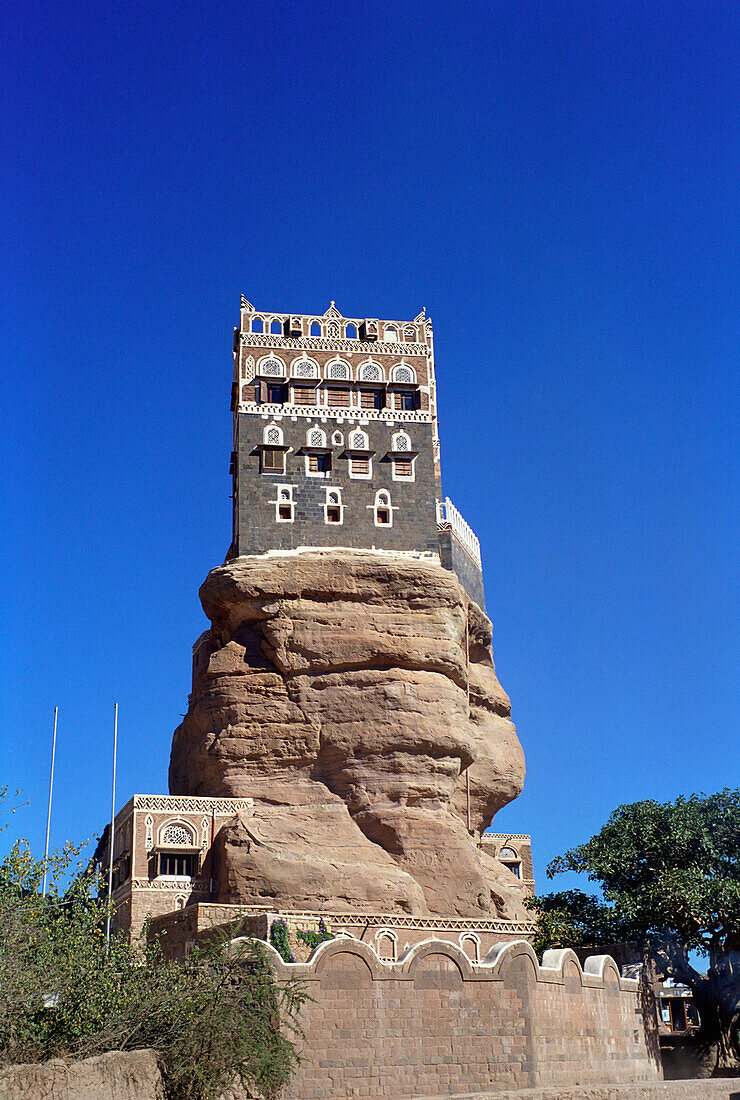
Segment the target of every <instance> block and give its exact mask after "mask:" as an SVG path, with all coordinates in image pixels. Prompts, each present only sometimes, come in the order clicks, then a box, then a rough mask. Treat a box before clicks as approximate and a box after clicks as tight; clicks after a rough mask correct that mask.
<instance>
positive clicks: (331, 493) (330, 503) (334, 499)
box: [324, 489, 344, 524]
mask: <svg viewBox="0 0 740 1100" xmlns="http://www.w3.org/2000/svg"><path fill="white" fill-rule="evenodd" d="M343 522H344V507H343V505H342V490H341V489H327V490H326V503H325V504H324V523H339V524H341V523H343Z"/></svg>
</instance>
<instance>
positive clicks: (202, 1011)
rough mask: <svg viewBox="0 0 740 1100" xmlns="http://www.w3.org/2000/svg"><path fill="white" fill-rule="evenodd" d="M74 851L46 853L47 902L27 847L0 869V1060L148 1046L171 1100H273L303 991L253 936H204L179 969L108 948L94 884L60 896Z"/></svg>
mask: <svg viewBox="0 0 740 1100" xmlns="http://www.w3.org/2000/svg"><path fill="white" fill-rule="evenodd" d="M76 854H77V853H76V850H75V849H71V848H68V849H67V850H66V851H64V852H62V853H61V854H59V855H56V856H53V857H52V859H51V864H52V866H51V889H50V892H49V894H48V896H47V898H46V899H44V898H42V897H41V894H40V893H39V884H40V882H41V878H42V874H43V865H42V864H41V863H39V862H38V861H35V860H34V859H33V857H32V855H31V852H30V851H29V849H28V847H27V845H26V844H25V843H23V842H19V843H17V844H16V845H15V846H14V848H13V849H12V851H11V853H10V855H9V856H7V857H6V858H5V859H4V861H3V862H2V863H1V864H0V1063H5V1064H7V1063H11V1062H36V1061H44V1060H46V1059H48V1058H51V1057H54V1056H58V1055H63V1056H71V1057H78V1058H83V1057H87V1056H89V1055H92V1054H99V1053H103V1052H104V1051H108V1050H132V1049H137V1048H143V1047H152V1048H153V1049H155V1050H156V1051H158V1052H159V1054H160V1056H161V1060H162V1064H163V1068H164V1075H165V1082H166V1086H167V1090H168V1095H169V1096H170V1097H171V1100H185V1098H187V1100H215V1098H217V1097H219V1096H221V1095H222V1094H223V1093H225V1092H227V1091H228V1089H229V1087H230V1086H231V1085H232V1084H233V1083H234V1082H235V1081H237V1080H238V1081H240V1082H241V1084H242V1085H243V1086H244V1087H245V1088H247V1089H249V1090H257V1091H258V1092H259V1093H260V1094H261V1095H263V1096H265V1097H271V1096H275V1095H276V1094H277V1093H278V1092H279V1090H280V1089H281V1088H282V1086H283V1085H284V1084H285V1082H286V1081H287V1080H288V1079H289V1077H290V1076H291V1073H292V1071H293V1069H294V1067H295V1064H296V1054H295V1050H294V1047H293V1045H292V1043H291V1042H290V1041H289V1039H288V1038H287V1036H286V1034H285V1029H286V1027H288V1028H290V1027H293V1028H294V1029H295V1028H296V1026H297V1025H296V1019H297V1014H298V1012H299V1009H300V1005H301V1001H302V993H301V990H300V988H299V987H297V986H296V985H295V984H294V985H290V984H289V985H287V986H281V987H278V986H277V984H276V982H275V980H274V977H273V973H272V970H271V968H270V965H269V962H268V960H267V956H266V954H265V952H264V950H263V948H262V947H261V945H260V943H259V941H255V940H251V941H250V940H247V941H243V942H242V943H241V944H240V946H239V947H238V948H235V947H234V946H233V945H230V944H228V943H227V942H225V941H218V940H211V941H208V942H206V943H203V944H202V945H196V947H195V949H194V950H193V952H192V953H191V954H190V955H189V956H188V957H187V958H186V959H184V960H183V961H178V962H174V961H168V960H165V959H164V958H163V957H162V955H161V952H160V951H159V949H158V947H157V945H154V946H150V947H147V948H143V949H137V948H136V947H134V946H132V945H130V944H129V943H128V942H127V941H126V939H125V938H124V937H123V936H114V937H112V939H111V942H110V946H109V947H107V945H106V940H105V935H104V931H103V930H104V927H105V918H106V916H107V903H106V902H104V901H101V900H99V899H98V898H97V896H96V894H97V886H98V884H97V881H96V880H95V878H94V876H92V875H90V874H81V875H79V876H78V877H77V878H75V879H74V881H73V882H72V885H71V886H70V887H69V888H68V889H67V890H66V891H65V892H64V894H61V893H60V891H59V888H58V884H59V882H60V879H62V878H63V877H64V875H65V873H66V872H67V869H68V867H69V864H70V861H71V860H72V859H73V858H74V857H75V856H76ZM250 1094H251V1093H250Z"/></svg>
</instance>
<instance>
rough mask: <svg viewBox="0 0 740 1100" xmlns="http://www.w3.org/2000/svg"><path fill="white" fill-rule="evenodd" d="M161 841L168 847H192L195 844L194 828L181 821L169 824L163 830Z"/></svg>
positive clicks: (161, 844) (162, 845)
mask: <svg viewBox="0 0 740 1100" xmlns="http://www.w3.org/2000/svg"><path fill="white" fill-rule="evenodd" d="M159 843H160V846H161V847H167V848H192V847H193V844H194V840H193V833H192V830H191V829H190V828H189V827H188V826H187V825H183V824H182V823H181V822H179V821H178V822H174V823H173V824H171V825H167V826H166V827H165V828H164V829H163V830H162V832H161V834H160V838H159Z"/></svg>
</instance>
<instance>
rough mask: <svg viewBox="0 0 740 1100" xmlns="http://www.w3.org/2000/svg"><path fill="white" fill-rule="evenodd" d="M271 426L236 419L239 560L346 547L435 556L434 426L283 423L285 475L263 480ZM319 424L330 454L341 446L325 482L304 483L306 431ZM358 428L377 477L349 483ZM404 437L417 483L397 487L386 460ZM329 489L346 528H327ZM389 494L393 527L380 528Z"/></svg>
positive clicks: (245, 416)
mask: <svg viewBox="0 0 740 1100" xmlns="http://www.w3.org/2000/svg"><path fill="white" fill-rule="evenodd" d="M272 422H273V418H272V417H269V418H267V419H263V417H262V416H261V415H260V414H259V413H256V414H255V413H239V414H238V420H237V431H236V441H235V442H236V448H235V458H234V462H235V488H234V520H235V530H234V546H233V548H232V552H233V553H235V554H236V555H243V554H261V553H264V552H266V551H267V550H294V549H297V548H298V547H301V546H347V547H354V548H359V549H368V550H370V549H373V548H376V549H379V550H416V551H424V552H433V553H438V552H439V547H438V543H437V519H436V500H437V497H438V495H439V488H438V483H437V480H436V478H435V473H434V459H433V440H432V425H431V424H419V423H416V424H399V423H398V422H396V423H395V425H394V426H393V427H391V426H389V425H388V424H386V423H385V422H383V421H370V423H368V424H366V423H363V424H360V423H359V422H358V420H357V419H355V418H353V419H349V418H348V419H347V420H345V421H344V422H343V423H341V424H339V423H337V421H336V419H333V418H330V417H327V418H326V419H325V421H324V422H323V423H322V422H321V420H320V417H317V418H316V419H315V420H311V419H309V418H307V417H303V416H299V417H297V418H296V419H295V420H294V419H292V418H291V416H284V417H282V419H281V420H280V421H279V426H280V428H281V429H282V432H283V440H284V446H285V447H286V448H289V449H288V450H287V451H286V453H285V473H284V474H279V473H268V472H266V473H261V472H260V469H261V463H260V447H261V445H262V442H263V432H264V429H265V427H266V426H267V425H268V424H270V423H272ZM314 423H315V424H318V425H319V426H320V427H321V428H322V430H323V431H325V432H326V436H327V447H329V446H330V445H331V439H332V436H333V434H334V433H335V432H336V431H339V432H341V433H342V436H343V439H344V442H343V444H342V445H339V446H333V447H331V472H330V473H329V475H328V476H327V477H312V476H307V475H306V458H305V455H306V450H305V448H306V431H307V429H308V428H309V427H310V426H311V425H312V424H314ZM358 427H359V428H361V430H362V431H364V432H365V433H366V434H367V435H368V437H369V450H370V451H372V452H375V453H374V455H373V456H372V477H371V478H370V479H364V478H351V477H350V473H349V455H348V453H347V449H346V444H347V440H348V437H349V434H350V432H351V431H352V430H353V429H357V428H358ZM400 429H403V431H405V432H406V434H407V435H409V436H410V438H411V449H412V451H413V452H418V453H417V455H416V458H415V461H414V467H415V469H414V474H415V478H414V481H394V480H393V476H392V463H391V459H390V457H389V453H390V451H391V447H392V439H391V437H392V435H393V434H394V433H395V432H397V431H399V430H400ZM279 486H292V487H293V492H292V499H293V501H294V513H293V514H294V520H293V522H278V520H277V518H276V504H275V502H276V500H277V495H278V487H279ZM327 489H339V490H340V491H341V503H342V523H326V522H325V518H324V516H325V511H324V507H323V506H324V504H325V502H326V491H327ZM379 489H384V490H386V491H387V492H388V493H389V494H390V503H391V508H392V510H393V522H392V524H391V525H388V526H376V524H375V517H374V503H375V494H376V492H377V491H378V490H379Z"/></svg>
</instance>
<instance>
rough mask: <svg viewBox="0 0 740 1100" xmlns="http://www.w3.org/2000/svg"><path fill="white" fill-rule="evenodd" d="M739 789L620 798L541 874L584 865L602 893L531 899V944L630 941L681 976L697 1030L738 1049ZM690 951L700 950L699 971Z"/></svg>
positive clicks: (723, 1049) (540, 946)
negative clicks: (591, 832) (671, 797)
mask: <svg viewBox="0 0 740 1100" xmlns="http://www.w3.org/2000/svg"><path fill="white" fill-rule="evenodd" d="M739 854H740V790H729V789H725V790H724V791H720V792H719V793H718V794H713V795H709V796H705V795H692V796H691V797H690V798H677V799H676V801H675V802H665V803H659V802H654V801H651V800H648V801H644V802H634V803H632V804H631V805H627V806H619V807H618V808H617V809H616V810H615V811H614V813H613V814H612V815H611V817H610V818H609V820H608V821H607V823H606V824H605V825H604V827H603V828H602V829H601V831H600V832H599V833H597V835H596V836H594V837H592V838H591V839H590V840H588V841H587V842H586V843H585V844H579V845H577V846H576V847H575V848H571V849H570V851H568V852H566V853H565V854H564V855H562V856H558V857H557V859H554V860H553V861H552V862H551V863H550V864H549V866H548V868H547V874H548V877H549V878H552V877H553V876H554V875H556V874H561V873H562V872H565V871H576V872H579V873H581V874H586V875H587V876H588V878H589V879H590V880H591V881H592V882H594V883H597V884H598V886H599V888H600V891H601V898H595V897H593V896H592V895H589V894H586V893H584V892H583V891H581V890H566V891H560V892H559V893H553V894H549V895H546V896H543V897H538V898H534V899H532V900H531V902H530V903H529V904H530V908H531V909H532V910H533V911H534V913H535V915H536V920H537V937H536V946H535V949H536V950H540V951H542V950H544V949H546V948H548V947H581V946H589V947H591V946H599V945H604V944H609V943H615V942H622V941H637V942H639V943H640V944H641V945H642V947H643V953H644V957H645V959H646V961H647V960H652V962H654V964H655V965H656V966H657V967H658V969H659V970H660V971H661V972H662V973H663V974H665V975H666V976H671V977H674V978H676V979H677V980H678V981H681V982H684V983H685V984H686V985H688V986H690V987H691V989H692V991H693V994H694V999H695V1002H696V1004H697V1007H698V1009H699V1012H700V1014H701V1019H702V1033H703V1036H704V1038H705V1039H706V1040H707V1041H712V1042H717V1043H718V1045H719V1049H720V1051H721V1054H722V1055H723V1056H727V1055H728V1054H730V1053H731V1052H734V1054H735V1056H736V1057H737V1056H740V862H739V860H738V856H739ZM689 951H696V952H698V953H699V954H700V955H702V956H704V957H705V958H706V959H707V960H708V970H707V972H706V974H704V973H701V972H700V971H699V970H697V969H696V968H695V967H693V966H692V965H691V964H690V962H689V958H688V952H689Z"/></svg>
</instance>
